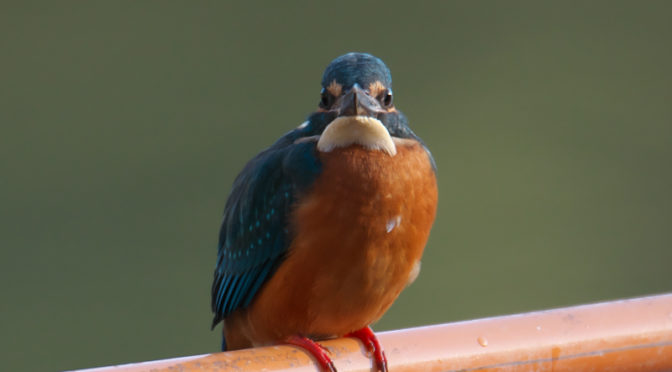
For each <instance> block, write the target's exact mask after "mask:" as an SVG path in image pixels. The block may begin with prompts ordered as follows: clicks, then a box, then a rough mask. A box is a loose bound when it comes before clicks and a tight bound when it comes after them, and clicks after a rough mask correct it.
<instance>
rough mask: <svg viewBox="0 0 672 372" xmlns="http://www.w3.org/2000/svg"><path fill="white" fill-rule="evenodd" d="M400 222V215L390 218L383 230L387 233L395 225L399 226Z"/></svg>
mask: <svg viewBox="0 0 672 372" xmlns="http://www.w3.org/2000/svg"><path fill="white" fill-rule="evenodd" d="M400 224H401V216H397V217H394V218H391V219H390V220H389V221H387V224H386V225H385V230H386V231H387V232H388V234H389V233H390V232H391V231H392V230H394V228H395V227H397V226H399V225H400Z"/></svg>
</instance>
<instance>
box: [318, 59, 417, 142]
mask: <svg viewBox="0 0 672 372" xmlns="http://www.w3.org/2000/svg"><path fill="white" fill-rule="evenodd" d="M308 123H309V125H314V128H313V129H314V130H317V131H318V132H319V134H318V135H319V136H320V138H319V141H318V145H317V146H318V150H320V151H322V152H329V151H331V150H333V149H335V148H340V147H347V146H350V145H353V144H358V145H361V146H363V147H365V148H368V149H371V150H382V151H384V152H387V153H388V154H390V155H394V154H395V153H396V148H395V145H394V141H393V137H399V138H411V137H413V138H415V135H414V134H413V132H411V130H410V129H409V128H408V124H407V121H406V117H404V115H403V114H402V113H401V112H399V111H398V110H397V109H396V108H395V107H394V100H393V95H392V77H391V75H390V70H389V69H388V68H387V66H385V63H383V61H381V60H380V59H379V58H376V57H374V56H372V55H370V54H366V53H348V54H344V55H342V56H340V57H338V58H336V59H334V60H333V61H332V62H331V63H330V64H329V66H327V68H326V70H325V71H324V75H323V76H322V90H321V92H320V102H319V105H318V109H317V111H316V112H315V114H313V115H312V116H311V119H310V120H309V122H308Z"/></svg>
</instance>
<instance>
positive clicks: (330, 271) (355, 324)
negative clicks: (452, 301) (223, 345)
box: [227, 139, 438, 345]
mask: <svg viewBox="0 0 672 372" xmlns="http://www.w3.org/2000/svg"><path fill="white" fill-rule="evenodd" d="M395 142H396V144H397V154H396V155H395V156H389V155H388V154H386V153H383V152H381V151H371V150H366V149H364V148H362V147H360V146H356V145H355V146H350V147H347V148H341V149H335V150H333V151H331V152H326V153H319V156H320V160H321V162H322V174H321V175H320V177H319V178H318V179H317V180H316V181H315V183H314V184H313V186H312V187H311V188H310V189H309V190H308V192H307V193H306V194H305V195H302V196H301V197H300V199H299V200H300V203H299V204H298V205H297V207H296V209H295V210H294V211H293V215H292V219H291V221H292V225H291V226H290V230H291V232H292V236H293V237H294V239H293V241H292V243H291V246H290V248H289V253H288V256H287V258H286V260H285V261H284V262H283V263H282V264H281V265H280V267H279V268H278V270H277V271H276V272H275V274H274V275H273V277H272V278H271V279H270V280H269V281H268V282H267V283H266V284H265V285H264V287H263V288H262V289H261V290H260V292H259V293H258V295H257V296H256V298H255V300H254V301H253V302H252V304H251V305H250V307H249V308H248V309H247V310H244V311H242V312H240V313H238V314H233V316H234V317H235V318H237V319H236V320H237V322H241V323H243V324H244V325H243V326H242V327H240V328H241V329H240V330H239V331H240V332H242V333H243V334H244V338H247V339H249V340H250V341H251V344H253V345H261V344H268V343H273V342H277V341H282V340H284V339H286V338H287V337H289V336H291V335H294V334H300V335H305V336H311V337H318V338H319V337H333V336H341V335H343V334H346V333H348V332H352V331H354V330H357V329H360V328H362V327H365V326H367V325H369V324H371V323H372V322H374V321H376V320H377V319H378V318H380V317H381V316H382V315H383V313H384V312H385V311H386V310H387V309H388V308H389V306H390V305H391V304H392V302H393V301H394V300H395V299H396V298H397V296H398V295H399V293H400V292H401V291H402V290H403V288H404V287H405V286H406V285H407V283H409V281H411V280H412V279H414V275H417V265H419V260H420V257H421V255H422V251H423V249H424V247H425V244H426V243H427V239H428V237H429V232H430V229H431V226H432V223H433V221H434V216H435V213H436V204H437V197H438V196H437V185H436V178H435V174H434V171H433V169H432V165H431V163H430V160H429V156H428V154H427V153H426V151H425V150H424V148H423V147H422V146H421V145H420V144H419V143H418V142H416V141H411V140H396V139H395ZM414 268H415V270H414ZM414 271H416V272H415V273H414ZM227 323H228V322H227ZM227 328H228V326H227ZM228 338H229V337H227V341H229V342H232V341H235V340H228Z"/></svg>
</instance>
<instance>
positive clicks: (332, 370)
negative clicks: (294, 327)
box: [285, 336, 336, 372]
mask: <svg viewBox="0 0 672 372" xmlns="http://www.w3.org/2000/svg"><path fill="white" fill-rule="evenodd" d="M285 342H286V343H288V344H290V345H294V346H298V347H300V348H302V349H303V350H306V351H307V352H308V353H310V355H312V356H313V357H314V358H315V359H316V360H317V364H319V366H320V369H321V370H322V371H323V372H336V367H335V366H334V362H333V361H332V360H331V357H329V350H328V349H327V348H326V347H324V346H322V345H320V344H319V343H317V342H315V341H313V340H311V339H309V338H307V337H304V336H292V337H290V338H288V339H287V340H285Z"/></svg>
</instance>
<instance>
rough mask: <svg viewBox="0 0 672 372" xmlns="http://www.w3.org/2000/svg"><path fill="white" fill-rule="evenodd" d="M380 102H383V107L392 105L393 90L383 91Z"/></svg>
mask: <svg viewBox="0 0 672 372" xmlns="http://www.w3.org/2000/svg"><path fill="white" fill-rule="evenodd" d="M380 103H382V104H383V107H385V108H389V107H390V106H392V91H391V90H389V89H388V90H386V91H385V93H383V96H382V98H381V100H380Z"/></svg>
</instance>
